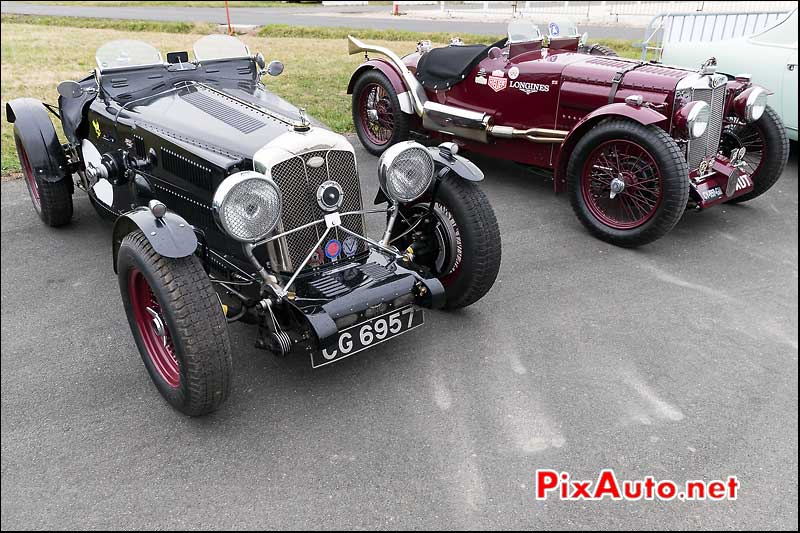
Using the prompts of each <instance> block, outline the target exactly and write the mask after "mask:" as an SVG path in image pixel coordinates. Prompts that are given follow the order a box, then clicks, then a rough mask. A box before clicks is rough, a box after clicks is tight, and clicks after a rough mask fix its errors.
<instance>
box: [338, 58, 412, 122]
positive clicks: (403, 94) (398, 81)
mask: <svg viewBox="0 0 800 533" xmlns="http://www.w3.org/2000/svg"><path fill="white" fill-rule="evenodd" d="M370 70H378V71H380V72H381V73H382V74H383V75H384V76H386V78H388V80H389V83H391V84H392V88H393V89H394V92H395V94H397V99H398V100H399V101H400V109H401V110H402V111H403V113H407V114H409V115H413V114H414V103H413V101H412V100H411V94H409V89H408V87H406V84H405V83H404V82H403V78H402V77H401V76H400V73H399V72H397V69H396V68H394V66H393V65H392V64H391V63H389V62H388V61H386V60H384V59H370V60H368V61H365V62H364V63H362V64H361V65H359V66H358V68H357V69H356V70H355V72H353V75H352V76H350V82H349V83H348V84H347V94H353V89H354V88H355V86H356V81H357V80H358V78H359V77H361V75H362V74H364V73H365V72H369V71H370Z"/></svg>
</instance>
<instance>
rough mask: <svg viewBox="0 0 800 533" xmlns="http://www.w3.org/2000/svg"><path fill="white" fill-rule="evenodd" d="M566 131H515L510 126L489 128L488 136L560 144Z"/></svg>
mask: <svg viewBox="0 0 800 533" xmlns="http://www.w3.org/2000/svg"><path fill="white" fill-rule="evenodd" d="M567 134H569V132H568V131H563V130H548V129H544V128H528V129H524V130H521V129H517V128H512V127H511V126H489V135H491V136H492V137H498V138H501V139H525V140H526V141H530V142H534V143H545V144H561V143H562V142H564V139H566V137H567Z"/></svg>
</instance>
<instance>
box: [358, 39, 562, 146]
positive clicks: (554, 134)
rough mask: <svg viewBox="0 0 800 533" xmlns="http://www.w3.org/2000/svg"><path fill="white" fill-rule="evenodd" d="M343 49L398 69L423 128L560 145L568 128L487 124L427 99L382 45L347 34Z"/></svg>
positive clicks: (485, 118)
mask: <svg viewBox="0 0 800 533" xmlns="http://www.w3.org/2000/svg"><path fill="white" fill-rule="evenodd" d="M347 51H348V53H349V54H350V55H353V54H357V53H359V52H364V53H366V52H374V53H376V54H382V55H384V56H386V57H387V58H388V59H389V60H390V61H391V62H392V64H394V66H395V68H397V70H398V71H399V72H400V75H401V76H402V77H403V81H404V82H405V84H406V86H407V87H408V88H409V92H410V93H411V101H412V103H413V105H414V111H415V112H416V113H417V115H419V116H420V117H422V127H423V128H425V129H426V130H432V131H438V132H440V133H448V134H451V135H455V136H456V137H463V138H465V139H471V140H473V141H478V142H481V143H488V142H489V137H490V136H491V137H497V138H501V139H525V140H526V141H530V142H534V143H545V144H561V143H562V142H564V139H565V138H566V137H567V134H568V133H569V132H568V131H562V130H549V129H543V128H528V129H517V128H513V127H511V126H501V125H490V124H489V122H490V120H491V118H492V117H491V115H488V114H486V113H481V112H480V111H469V110H467V109H461V108H458V107H453V106H449V105H444V104H438V103H436V102H431V101H429V100H428V97H427V96H426V95H425V89H424V88H423V87H422V85H421V84H420V83H419V82H418V81H417V79H416V78H415V77H414V75H413V74H411V71H409V70H408V67H406V65H405V63H403V60H402V59H400V57H399V56H398V55H397V54H395V53H394V52H392V51H391V50H389V49H388V48H385V47H383V46H373V45H368V44H366V43H364V42H362V41H360V40H358V39H356V38H355V37H353V36H352V35H348V36H347Z"/></svg>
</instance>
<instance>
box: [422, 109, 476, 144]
mask: <svg viewBox="0 0 800 533" xmlns="http://www.w3.org/2000/svg"><path fill="white" fill-rule="evenodd" d="M490 118H491V117H490V116H489V115H487V114H486V113H481V112H479V111H469V110H467V109H460V108H458V107H452V106H449V105H444V104H437V103H436V102H431V101H427V102H425V104H424V105H423V106H422V127H423V128H425V129H426V130H432V131H438V132H440V133H449V134H451V135H455V136H456V137H463V138H465V139H472V140H473V141H478V142H482V143H488V142H489V139H488V138H487V136H486V132H487V131H488V128H489V119H490Z"/></svg>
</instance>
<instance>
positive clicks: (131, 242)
mask: <svg viewBox="0 0 800 533" xmlns="http://www.w3.org/2000/svg"><path fill="white" fill-rule="evenodd" d="M117 272H118V276H119V288H120V292H121V294H122V303H123V305H124V306H125V312H126V313H127V315H128V323H129V324H130V327H131V332H132V333H133V338H134V339H135V340H136V345H137V347H138V348H139V352H140V354H141V356H142V360H143V361H144V365H145V367H146V368H147V372H148V373H149V374H150V378H151V379H152V380H153V383H154V384H155V386H156V388H157V389H158V391H159V392H160V393H161V395H162V396H163V397H164V399H165V400H166V401H167V402H168V403H169V404H170V405H171V406H172V407H174V408H175V409H177V410H178V411H181V412H182V413H185V414H187V415H191V416H199V415H205V414H208V413H211V412H213V411H215V410H216V409H217V408H219V406H220V405H222V403H223V402H224V401H225V399H226V398H227V396H228V393H229V389H230V383H231V374H232V372H233V364H232V359H231V343H230V338H229V336H228V325H227V322H226V320H225V316H224V315H223V312H222V308H221V305H220V301H219V299H218V297H217V294H216V292H215V291H214V288H213V287H212V285H211V281H210V280H209V279H208V275H207V274H206V272H205V270H203V266H202V264H201V263H200V261H199V259H198V258H197V257H196V256H194V255H192V256H189V257H184V258H180V259H170V258H167V257H162V256H161V255H159V254H158V253H157V252H156V251H155V250H153V247H152V246H151V245H150V243H149V242H148V241H147V238H146V237H145V236H144V234H143V233H142V232H141V231H136V232H133V233H130V234H129V235H127V236H126V237H125V238H124V239H123V240H122V244H121V245H120V249H119V255H118V258H117Z"/></svg>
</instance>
